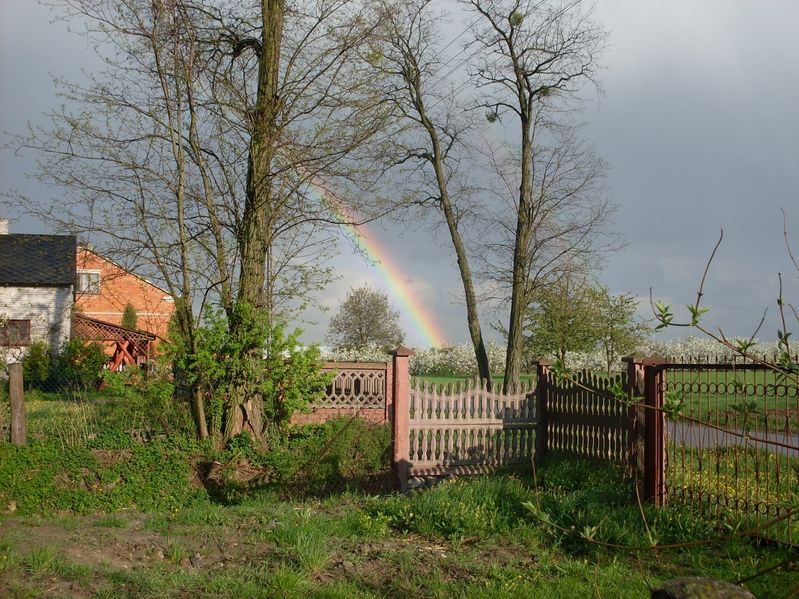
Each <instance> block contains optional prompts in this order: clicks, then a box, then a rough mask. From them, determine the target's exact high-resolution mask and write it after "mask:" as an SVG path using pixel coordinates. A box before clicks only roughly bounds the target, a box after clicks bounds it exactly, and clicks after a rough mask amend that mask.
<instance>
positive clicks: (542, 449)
mask: <svg viewBox="0 0 799 599" xmlns="http://www.w3.org/2000/svg"><path fill="white" fill-rule="evenodd" d="M551 367H552V361H551V360H547V359H545V358H540V359H539V360H538V362H536V367H535V371H536V386H537V389H536V409H535V411H536V420H537V424H536V432H535V460H536V461H540V460H541V458H543V457H544V456H545V455H546V453H547V448H548V445H549V439H548V436H547V424H548V422H547V411H548V410H547V408H548V406H549V383H550V381H549V377H550V368H551Z"/></svg>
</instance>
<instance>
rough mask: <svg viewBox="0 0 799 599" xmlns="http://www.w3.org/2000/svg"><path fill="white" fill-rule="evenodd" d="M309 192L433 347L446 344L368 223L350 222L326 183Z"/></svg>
mask: <svg viewBox="0 0 799 599" xmlns="http://www.w3.org/2000/svg"><path fill="white" fill-rule="evenodd" d="M308 192H309V193H310V195H312V196H314V197H316V198H317V199H318V200H319V201H321V202H323V203H324V204H325V205H326V206H327V207H328V208H330V209H331V210H332V211H333V212H334V213H335V215H336V217H337V218H338V219H339V220H340V221H341V222H342V223H343V225H342V226H343V230H344V233H345V234H346V236H347V237H348V238H349V239H350V240H352V242H353V243H354V244H355V245H356V246H357V247H358V249H360V251H361V252H362V253H363V254H364V255H365V256H366V257H367V258H368V259H369V261H370V262H371V263H372V264H373V265H374V266H375V267H376V268H377V271H378V272H379V273H380V276H381V277H382V279H383V280H384V281H385V283H386V285H387V286H388V288H389V289H390V291H391V294H392V296H393V297H394V298H396V299H398V300H399V303H400V305H401V310H402V312H403V313H405V314H406V315H407V316H408V317H409V318H410V321H411V322H412V323H413V326H414V327H415V328H416V330H417V332H418V333H419V335H420V337H421V338H422V339H423V340H424V342H426V343H427V344H428V345H430V346H431V347H441V346H442V345H444V344H445V343H446V336H445V335H444V332H443V331H442V330H441V327H439V326H438V325H437V324H436V321H435V319H434V318H433V315H432V314H431V313H430V311H429V310H428V309H427V308H426V307H425V306H424V305H423V304H422V303H421V302H420V301H419V300H418V298H417V297H416V296H415V295H414V293H413V291H412V289H411V288H410V286H409V285H408V284H407V283H406V282H405V277H404V275H403V272H402V271H401V270H400V269H399V268H398V267H397V265H396V264H395V263H394V262H393V261H392V260H391V258H390V257H389V252H388V251H387V250H385V249H384V248H382V247H381V246H380V244H379V243H378V241H377V239H376V238H375V236H374V235H371V234H370V233H369V231H368V230H367V228H366V226H365V225H360V226H356V225H353V224H349V223H352V222H354V220H355V219H353V218H352V217H351V216H350V215H349V214H348V212H347V209H346V208H345V206H344V205H343V203H342V202H341V201H339V200H338V199H337V198H336V197H335V195H334V194H333V193H332V192H330V191H329V190H327V189H325V187H324V186H323V185H321V184H319V183H318V182H312V183H309V184H308Z"/></svg>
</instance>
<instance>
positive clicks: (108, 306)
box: [75, 248, 175, 338]
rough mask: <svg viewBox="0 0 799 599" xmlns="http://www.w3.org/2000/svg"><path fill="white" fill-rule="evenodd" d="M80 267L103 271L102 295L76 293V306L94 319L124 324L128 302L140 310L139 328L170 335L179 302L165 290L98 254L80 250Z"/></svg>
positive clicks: (101, 275)
mask: <svg viewBox="0 0 799 599" xmlns="http://www.w3.org/2000/svg"><path fill="white" fill-rule="evenodd" d="M77 269H78V272H80V271H83V270H85V271H98V272H99V273H100V292H99V294H91V293H76V295H75V308H76V310H78V311H79V312H80V313H81V314H83V315H85V316H88V317H90V318H96V319H98V320H104V321H106V322H110V323H113V324H122V313H123V311H124V310H125V305H126V304H128V303H130V304H131V305H132V306H133V307H134V308H135V309H136V315H137V328H139V329H140V330H143V331H148V332H150V333H154V334H156V335H158V336H159V337H163V338H166V336H167V332H168V328H169V320H170V318H172V312H173V311H174V309H175V304H174V302H173V300H172V298H171V297H170V296H169V294H168V293H167V292H166V291H164V290H163V289H161V288H159V287H156V286H155V285H153V284H151V283H148V282H147V281H146V280H144V279H143V278H141V277H139V276H137V275H135V274H133V273H131V272H129V271H127V270H125V269H124V268H122V267H120V266H117V265H116V264H114V263H113V262H111V261H110V260H106V259H105V258H103V257H101V256H98V255H97V254H95V253H94V252H92V251H91V250H87V249H85V248H79V249H78V259H77Z"/></svg>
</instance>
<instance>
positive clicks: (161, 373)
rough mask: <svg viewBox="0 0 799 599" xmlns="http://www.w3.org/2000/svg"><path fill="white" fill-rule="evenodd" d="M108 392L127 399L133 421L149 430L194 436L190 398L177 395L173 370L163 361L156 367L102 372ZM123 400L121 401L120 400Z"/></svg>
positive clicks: (126, 407) (110, 394) (123, 399)
mask: <svg viewBox="0 0 799 599" xmlns="http://www.w3.org/2000/svg"><path fill="white" fill-rule="evenodd" d="M102 379H103V384H104V386H105V392H106V393H107V394H108V395H109V396H113V397H115V398H118V399H119V400H121V402H124V409H125V410H126V411H128V412H129V413H130V414H131V418H132V421H134V422H139V423H141V425H142V426H143V428H145V429H147V430H148V431H150V432H152V433H155V434H159V433H163V434H165V435H170V436H172V435H176V436H187V437H188V436H192V433H193V425H192V418H191V411H190V407H189V405H188V402H186V401H183V400H181V399H179V398H177V397H176V396H175V392H174V391H175V386H174V382H173V381H172V377H171V376H170V373H169V372H167V371H166V370H165V369H164V368H163V367H161V366H160V365H157V366H156V369H155V370H153V371H149V372H145V371H142V370H139V369H128V370H125V371H123V372H109V371H107V370H104V371H103V373H102ZM118 403H119V402H118Z"/></svg>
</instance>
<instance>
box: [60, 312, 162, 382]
mask: <svg viewBox="0 0 799 599" xmlns="http://www.w3.org/2000/svg"><path fill="white" fill-rule="evenodd" d="M72 336H73V337H74V338H76V339H83V340H84V341H96V342H100V343H103V344H105V345H107V346H110V347H111V348H112V349H113V353H112V354H111V357H110V358H109V360H108V369H109V370H111V371H112V372H116V371H118V370H120V368H122V367H123V366H139V365H142V364H146V363H147V362H149V360H150V358H151V356H152V349H153V342H154V341H155V340H156V336H155V335H153V334H152V333H147V332H146V331H133V330H131V329H126V328H124V327H121V326H119V325H115V324H112V323H110V322H105V321H102V320H97V319H96V318H89V317H88V316H82V315H80V314H76V315H74V316H73V318H72Z"/></svg>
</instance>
